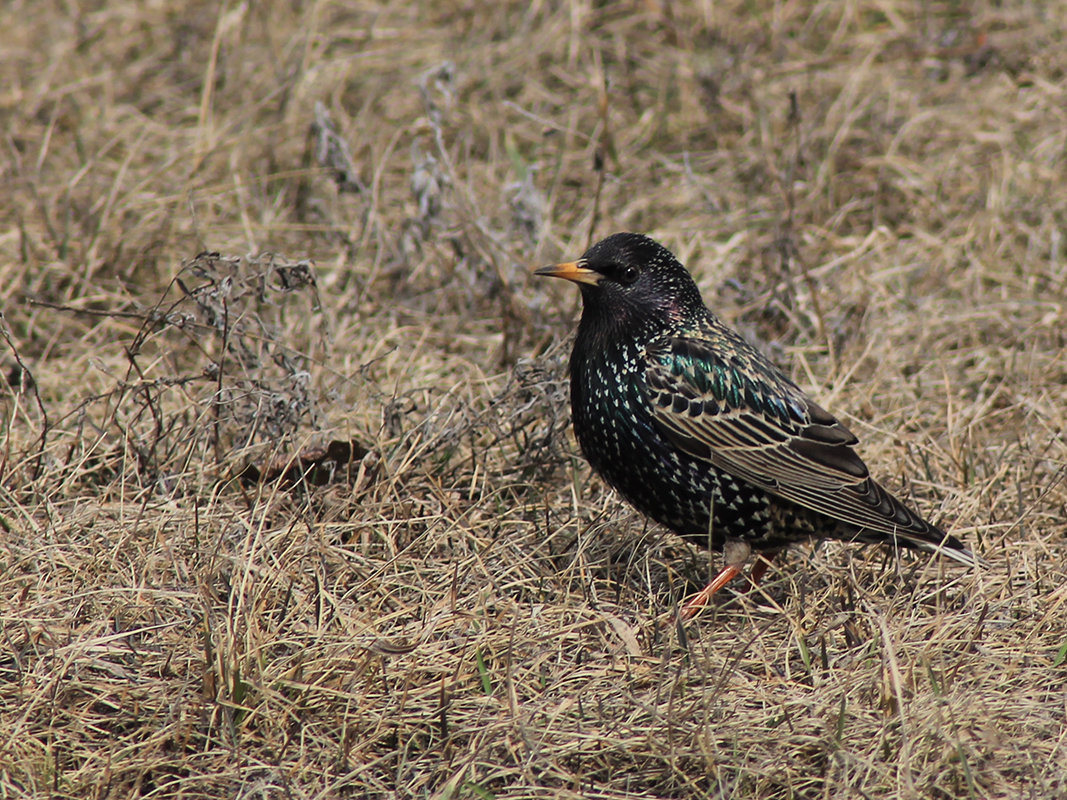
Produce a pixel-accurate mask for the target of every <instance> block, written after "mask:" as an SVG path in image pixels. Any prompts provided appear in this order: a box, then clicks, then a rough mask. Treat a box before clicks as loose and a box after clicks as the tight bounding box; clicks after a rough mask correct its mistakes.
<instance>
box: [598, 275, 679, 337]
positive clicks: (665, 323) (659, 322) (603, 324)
mask: <svg viewBox="0 0 1067 800" xmlns="http://www.w3.org/2000/svg"><path fill="white" fill-rule="evenodd" d="M597 291H601V290H600V289H598V288H596V287H589V288H588V289H587V287H585V286H583V287H582V295H583V301H584V302H583V309H582V319H581V322H580V323H579V324H578V338H579V340H582V341H584V342H585V343H586V346H587V347H596V348H598V349H599V348H603V347H606V346H608V345H609V344H610V343H611V342H618V341H630V342H637V343H640V344H644V343H645V342H648V341H651V340H652V339H653V338H655V337H656V336H658V335H660V334H662V333H664V332H666V331H670V330H674V329H676V328H678V327H679V326H682V325H684V324H685V323H686V322H687V314H686V312H685V309H684V308H683V307H682V304H681V303H679V302H678V301H677V300H676V299H674V298H671V297H654V298H653V297H647V296H646V297H643V298H642V299H641V300H642V302H641V303H640V305H638V304H637V303H634V302H632V300H631V298H628V297H624V296H621V295H620V296H618V297H617V298H613V302H610V303H605V302H602V300H601V298H597V299H598V300H601V302H597V301H593V302H590V300H591V298H590V297H588V296H587V294H589V293H591V292H597Z"/></svg>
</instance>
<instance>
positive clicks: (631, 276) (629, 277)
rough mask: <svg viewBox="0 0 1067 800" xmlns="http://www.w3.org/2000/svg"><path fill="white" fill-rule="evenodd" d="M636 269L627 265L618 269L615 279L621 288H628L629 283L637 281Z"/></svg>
mask: <svg viewBox="0 0 1067 800" xmlns="http://www.w3.org/2000/svg"><path fill="white" fill-rule="evenodd" d="M637 275H638V272H637V267H632V266H630V265H629V264H627V265H625V266H621V267H619V271H618V274H617V275H616V277H615V279H616V280H617V281H618V282H619V283H621V284H622V285H623V286H629V285H630V284H631V283H633V282H634V281H636V280H637Z"/></svg>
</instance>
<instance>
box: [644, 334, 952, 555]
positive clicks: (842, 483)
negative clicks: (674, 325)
mask: <svg viewBox="0 0 1067 800" xmlns="http://www.w3.org/2000/svg"><path fill="white" fill-rule="evenodd" d="M727 340H728V341H727ZM720 353H728V354H729V355H727V356H723V355H720ZM645 359H646V370H645V387H646V389H647V391H648V393H649V400H650V402H651V405H652V408H653V416H654V418H655V421H656V424H657V425H658V427H659V429H660V430H661V432H662V433H664V434H665V435H666V436H667V437H668V438H669V439H670V441H671V442H673V443H674V445H675V446H677V447H679V448H680V449H682V450H684V451H685V452H687V453H689V454H690V455H692V456H694V457H696V458H700V459H705V460H707V461H710V462H711V463H713V464H715V465H716V466H717V467H719V468H720V469H723V470H725V471H726V472H728V473H730V474H732V475H734V476H736V477H738V478H741V479H742V480H745V481H747V482H749V483H751V484H753V485H755V486H758V487H760V488H762V489H764V490H765V491H767V492H769V493H771V494H774V495H777V496H778V497H782V498H785V499H786V500H790V501H792V502H794V503H796V504H797V505H800V506H803V507H805V508H808V509H811V510H812V511H816V512H818V513H820V514H824V515H826V516H827V517H830V518H832V519H836V520H838V521H839V522H841V523H843V524H844V525H845V526H847V528H851V529H854V531H855V532H856V534H857V535H858V538H861V539H878V538H881V537H883V536H884V537H885V538H887V539H898V540H901V539H902V540H905V541H906V542H907V543H908V544H912V545H913V546H919V547H922V548H923V549H936V547H937V545H938V544H940V543H942V542H943V541H945V542H947V541H951V540H946V539H945V534H944V533H943V532H941V531H940V530H938V529H937V528H935V527H934V526H932V525H930V524H929V523H927V522H926V521H925V520H923V519H922V518H921V517H919V516H918V515H917V514H915V513H914V512H912V511H911V510H909V509H908V508H906V507H905V506H904V505H903V504H902V503H901V502H900V501H899V500H897V499H896V498H895V497H893V496H892V495H891V494H889V493H888V492H887V491H886V490H885V489H883V488H882V487H881V486H879V485H878V483H877V482H875V481H874V480H872V479H871V477H870V473H869V472H868V470H867V466H866V465H865V464H864V463H863V461H862V460H861V459H860V457H859V456H858V455H856V453H855V451H854V450H853V449H852V445H854V444H856V442H857V439H856V437H855V436H853V435H852V433H851V432H850V431H849V430H848V429H847V428H846V427H845V426H844V425H842V424H841V423H840V422H838V421H837V419H835V418H834V417H833V415H831V414H830V413H829V412H827V411H825V410H824V409H822V408H820V407H819V406H818V405H816V404H815V403H813V402H812V401H811V400H809V399H808V398H807V397H806V396H805V395H804V393H803V392H802V391H801V390H800V389H799V388H798V387H797V386H796V385H795V384H793V383H792V382H791V381H789V380H788V379H787V378H785V377H784V376H783V375H782V374H781V373H779V372H778V371H777V370H776V369H775V368H774V367H773V366H772V365H771V364H770V362H769V361H767V360H766V359H765V358H764V357H763V356H762V355H760V354H759V353H758V352H757V351H756V350H755V349H754V348H752V347H751V346H750V345H748V344H747V343H745V342H744V340H743V339H741V337H739V336H737V335H736V334H734V333H733V332H732V331H729V330H727V329H725V328H708V329H706V330H704V331H701V332H698V333H696V334H689V335H686V336H673V337H664V338H661V339H659V340H657V341H655V342H653V343H652V344H651V345H649V347H648V348H647V349H646V352H645ZM956 544H958V543H956ZM931 545H932V546H933V547H931ZM949 546H950V547H951V546H952V545H951V544H950V545H949ZM950 554H951V553H950Z"/></svg>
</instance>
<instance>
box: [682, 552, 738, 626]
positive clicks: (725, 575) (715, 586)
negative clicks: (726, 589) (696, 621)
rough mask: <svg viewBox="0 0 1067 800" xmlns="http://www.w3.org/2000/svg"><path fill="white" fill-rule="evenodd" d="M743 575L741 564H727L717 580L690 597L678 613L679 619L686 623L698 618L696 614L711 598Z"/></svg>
mask: <svg viewBox="0 0 1067 800" xmlns="http://www.w3.org/2000/svg"><path fill="white" fill-rule="evenodd" d="M740 574H741V565H740V564H727V565H726V566H724V567H723V568H722V569H721V570H719V574H718V575H716V576H715V580H713V581H712V582H711V583H709V584H708V585H707V586H705V587H704V588H703V589H701V590H700V591H699V592H697V593H696V594H695V595H693V596H692V597H690V598H689V599H688V600H686V601H685V603H683V604H682V609H681V611H679V612H678V617H679V618H680V619H681V620H682V621H683V622H684V621H685V620H689V619H692V618H693V617H694V616H696V613H697V612H698V611H700V609H702V608H703V607H704V606H706V605H707V604H708V601H709V600H710V599H711V596H712V595H713V594H715V593H716V592H717V591H719V589H721V588H722V587H723V586H725V585H726V584H728V583H729V582H730V581H732V580H733V579H734V578H736V577H737V576H738V575H740Z"/></svg>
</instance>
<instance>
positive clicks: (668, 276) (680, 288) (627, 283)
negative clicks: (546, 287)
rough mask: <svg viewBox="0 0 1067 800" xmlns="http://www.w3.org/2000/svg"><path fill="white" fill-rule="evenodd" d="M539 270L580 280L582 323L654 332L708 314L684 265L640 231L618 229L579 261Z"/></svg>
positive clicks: (550, 275) (575, 280) (558, 276)
mask: <svg viewBox="0 0 1067 800" xmlns="http://www.w3.org/2000/svg"><path fill="white" fill-rule="evenodd" d="M534 274H535V275H544V276H548V277H551V278H565V279H566V280H569V281H574V282H575V283H577V284H578V287H579V288H580V289H581V290H582V303H583V306H584V311H583V314H582V322H583V324H593V325H596V326H597V327H601V328H602V327H605V326H607V327H610V328H614V329H623V330H627V331H629V332H631V333H638V332H639V331H642V332H646V333H649V334H652V333H656V332H659V330H663V329H666V328H670V327H673V326H675V325H678V324H681V323H684V322H686V321H687V320H690V319H695V318H696V317H697V316H698V315H700V314H702V313H705V309H704V301H703V300H702V299H701V297H700V290H699V289H698V288H697V285H696V283H694V282H693V278H692V277H691V276H690V275H689V273H688V272H687V271H686V269H685V267H683V266H682V265H681V263H679V261H678V259H677V258H675V257H674V255H673V254H672V253H671V252H670V251H669V250H668V249H667V248H666V247H664V246H663V245H661V244H660V243H659V242H656V241H655V240H653V239H650V238H649V237H647V236H642V235H641V234H637V233H616V234H614V235H612V236H609V237H608V238H606V239H602V240H601V241H599V242H597V243H596V244H594V245H593V246H592V247H590V248H589V249H588V250H586V251H585V255H583V256H582V257H581V258H580V259H578V260H577V261H570V262H566V263H563V264H553V265H551V266H548V267H542V268H541V269H539V270H537V271H536V272H534Z"/></svg>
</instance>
